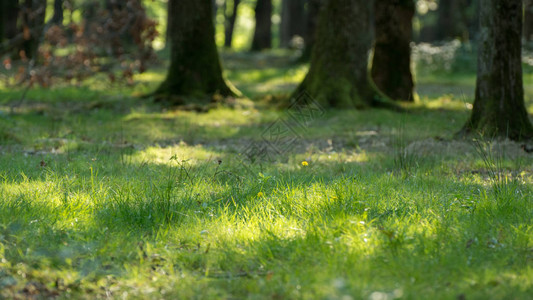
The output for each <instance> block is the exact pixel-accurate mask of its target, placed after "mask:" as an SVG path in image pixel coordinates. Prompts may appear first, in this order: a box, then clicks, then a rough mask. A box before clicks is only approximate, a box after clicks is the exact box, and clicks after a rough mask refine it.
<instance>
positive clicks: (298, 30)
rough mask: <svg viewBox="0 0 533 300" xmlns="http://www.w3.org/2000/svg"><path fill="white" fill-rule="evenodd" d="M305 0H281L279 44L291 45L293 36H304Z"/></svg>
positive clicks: (282, 45)
mask: <svg viewBox="0 0 533 300" xmlns="http://www.w3.org/2000/svg"><path fill="white" fill-rule="evenodd" d="M306 2H307V1H306V0H283V1H282V6H281V25H280V44H281V47H284V48H287V47H290V46H291V41H292V39H293V38H294V37H296V36H300V37H302V38H303V37H304V35H305V29H306V20H305V4H306Z"/></svg>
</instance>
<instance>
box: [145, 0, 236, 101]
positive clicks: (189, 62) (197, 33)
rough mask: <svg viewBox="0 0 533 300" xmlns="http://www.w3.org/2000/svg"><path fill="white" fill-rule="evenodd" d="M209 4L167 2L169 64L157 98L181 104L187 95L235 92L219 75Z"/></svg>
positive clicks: (156, 94) (156, 93) (218, 61)
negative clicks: (169, 21)
mask: <svg viewBox="0 0 533 300" xmlns="http://www.w3.org/2000/svg"><path fill="white" fill-rule="evenodd" d="M211 6H212V2H211V1H209V0H202V1H196V0H195V1H181V0H170V1H169V9H168V12H169V14H171V15H172V18H171V23H169V24H168V29H167V30H168V31H169V38H170V40H169V42H170V53H171V56H170V67H169V70H168V74H167V78H166V79H165V81H164V82H163V83H162V84H161V86H159V88H158V89H157V90H156V92H155V93H154V95H155V96H156V98H157V99H159V100H166V101H171V102H175V103H176V104H184V103H180V102H183V101H184V99H186V98H195V99H194V100H198V99H199V98H203V97H205V96H211V95H214V94H220V95H222V96H231V95H234V91H233V90H232V89H231V88H230V87H229V86H228V85H227V84H226V81H225V80H224V79H223V77H222V67H221V66H220V60H219V57H218V52H217V47H216V45H215V28H214V24H213V15H212V12H213V10H212V7H211Z"/></svg>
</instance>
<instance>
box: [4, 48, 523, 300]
mask: <svg viewBox="0 0 533 300" xmlns="http://www.w3.org/2000/svg"><path fill="white" fill-rule="evenodd" d="M232 55H236V54H231V53H230V54H224V55H223V57H224V58H225V62H224V63H225V64H226V65H227V66H228V71H227V77H228V78H230V79H231V80H232V81H233V82H234V83H235V84H236V85H237V87H238V88H240V89H241V90H243V91H244V92H245V94H247V95H248V96H250V97H251V98H254V99H258V98H259V99H261V98H263V97H264V96H265V95H268V94H280V95H286V94H288V93H289V92H290V91H291V88H286V89H285V88H284V87H283V86H284V85H287V86H291V87H294V86H296V84H297V83H298V82H299V81H300V80H301V79H302V78H303V76H305V71H306V68H307V66H304V65H291V64H288V63H283V60H281V59H280V57H281V56H280V55H277V54H261V55H259V56H257V55H245V56H239V55H236V56H232ZM250 61H252V62H258V61H259V62H260V61H263V63H264V64H265V65H264V66H263V67H260V68H258V69H259V70H254V69H255V68H250V67H246V65H247V64H248V63H249V62H250ZM290 61H291V58H289V59H285V61H284V62H290ZM269 62H272V65H270V66H269ZM136 78H137V79H139V82H141V84H139V85H138V86H134V87H121V88H117V89H111V90H106V85H101V84H102V80H101V79H100V80H99V79H94V81H91V82H90V83H87V85H84V86H82V87H79V88H74V87H58V88H57V89H52V90H45V89H35V90H30V91H29V92H28V94H27V98H26V99H25V100H24V101H23V102H22V103H21V104H20V105H19V106H17V107H16V109H15V110H14V111H13V113H11V110H10V105H11V104H12V103H13V102H14V101H15V102H16V101H18V99H19V97H20V95H21V94H20V92H19V91H17V90H5V89H3V90H1V91H0V92H1V94H2V96H3V97H2V102H1V104H0V112H1V113H0V154H1V155H0V297H4V298H14V297H22V298H24V297H30V296H31V295H30V291H32V293H34V294H33V295H38V296H39V297H43V298H46V297H55V296H58V295H59V297H62V298H87V299H94V298H168V299H176V298H205V299H212V298H226V299H234V298H258V299H263V298H281V299H288V298H306V299H309V298H313V299H314V298H328V299H329V298H333V299H339V298H346V299H348V298H350V297H351V298H352V299H394V298H407V299H410V298H430V299H451V298H462V297H466V298H467V299H470V298H474V299H486V298H498V299H503V298H512V299H526V298H527V297H529V296H528V295H531V294H532V293H533V280H532V278H533V267H532V259H533V256H532V253H531V249H532V247H533V224H532V222H531V216H532V215H533V202H532V201H531V199H532V197H533V188H532V186H533V185H532V184H533V160H532V158H531V156H530V154H527V153H525V152H524V151H523V150H522V149H520V145H519V144H516V143H512V142H500V143H497V144H495V145H494V149H495V151H500V152H497V153H500V154H501V156H495V157H498V158H499V157H501V163H498V168H497V171H498V172H501V174H502V177H501V178H505V179H506V180H502V181H498V182H495V180H494V177H491V175H490V173H489V172H488V171H487V170H488V165H490V164H488V163H487V162H486V161H484V160H483V159H482V158H481V157H480V156H479V153H477V152H476V150H475V145H474V144H473V143H472V142H468V141H461V140H452V139H451V138H452V137H453V135H454V134H455V133H456V132H457V131H458V130H460V128H461V127H462V125H463V124H464V122H466V120H467V118H468V116H469V113H470V109H469V104H471V103H472V98H471V97H470V96H469V95H468V94H466V95H465V94H463V93H456V92H449V91H448V92H445V91H446V86H445V85H442V86H441V85H439V82H440V81H439V79H438V78H434V79H428V81H427V82H430V81H431V85H432V86H433V87H436V89H434V90H433V92H432V93H434V95H433V96H431V95H430V94H426V95H424V96H422V97H421V99H420V101H419V102H418V103H415V104H412V105H407V107H408V111H407V112H405V113H395V112H391V111H387V110H364V111H355V110H330V111H327V112H326V113H325V115H324V116H323V117H321V118H319V119H316V120H315V121H314V122H312V123H311V124H310V125H309V126H308V127H307V128H305V131H303V133H302V134H301V136H300V137H299V138H298V140H297V143H296V144H295V145H293V147H291V148H290V149H289V151H288V152H285V153H283V155H281V156H280V157H278V159H277V160H275V161H268V160H263V159H260V160H258V161H256V162H254V163H250V162H249V161H247V160H246V157H245V156H244V155H243V153H244V151H245V150H246V148H247V147H248V146H249V145H250V144H251V143H254V142H255V143H264V133H265V130H267V128H268V126H269V124H271V123H272V122H273V121H275V120H277V119H278V118H281V119H282V120H287V119H288V115H287V113H286V112H285V111H284V110H283V109H281V110H280V109H278V110H276V109H273V108H270V107H265V106H261V105H257V106H256V107H255V108H254V107H252V106H243V107H236V108H229V107H225V106H221V107H218V108H213V109H212V110H210V111H208V112H206V113H197V112H193V111H180V110H174V109H172V108H163V107H161V106H159V105H156V104H153V103H151V102H149V101H148V100H147V99H137V98H133V97H131V96H130V95H131V94H135V93H139V92H144V91H145V90H150V89H152V88H154V87H155V86H157V84H158V82H159V81H160V80H162V78H164V70H162V69H161V70H152V71H150V72H148V73H145V74H142V75H138V76H137V77H136ZM527 80H528V79H527V77H526V87H527V86H528V85H529V84H530V83H529V81H527ZM444 81H446V82H447V83H448V84H449V86H451V87H457V86H458V87H460V88H461V89H462V88H463V87H464V88H465V89H472V88H473V86H472V84H473V83H472V81H471V80H470V79H468V80H466V79H461V78H458V81H457V82H454V81H453V78H452V79H450V78H448V77H446V78H444V77H443V79H442V82H444ZM420 84H421V88H423V87H424V84H425V83H424V81H423V80H422V81H420ZM428 85H430V84H429V83H428ZM456 90H458V89H456ZM404 153H406V155H405V157H407V158H409V159H411V160H409V161H408V163H407V164H401V163H398V160H397V158H398V156H399V155H403V154H404ZM302 162H305V164H303V163H302ZM502 183H503V184H505V185H504V186H503V188H502V185H501V184H502ZM500 191H505V193H503V194H502V192H500Z"/></svg>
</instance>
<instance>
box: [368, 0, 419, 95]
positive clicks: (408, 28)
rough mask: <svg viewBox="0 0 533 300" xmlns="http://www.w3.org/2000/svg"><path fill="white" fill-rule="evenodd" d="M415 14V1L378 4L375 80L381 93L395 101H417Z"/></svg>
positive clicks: (383, 0)
mask: <svg viewBox="0 0 533 300" xmlns="http://www.w3.org/2000/svg"><path fill="white" fill-rule="evenodd" d="M414 14H415V3H414V1H413V0H400V1H398V0H379V1H375V27H374V28H375V33H376V40H375V46H374V56H373V61H372V78H373V80H374V83H375V84H376V86H377V87H378V89H380V90H381V91H382V92H383V93H385V95H387V96H388V97H390V98H392V99H394V100H406V101H413V99H414V97H413V93H414V83H413V76H412V74H411V45H410V44H411V40H412V32H413V16H414Z"/></svg>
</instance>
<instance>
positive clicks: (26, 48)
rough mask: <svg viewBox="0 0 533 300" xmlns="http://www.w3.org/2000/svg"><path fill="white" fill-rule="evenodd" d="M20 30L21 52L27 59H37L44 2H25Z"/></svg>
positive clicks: (37, 0) (31, 0) (44, 10)
mask: <svg viewBox="0 0 533 300" xmlns="http://www.w3.org/2000/svg"><path fill="white" fill-rule="evenodd" d="M22 10H23V11H22V24H21V25H22V28H21V32H23V35H24V40H25V41H24V43H23V45H22V49H21V50H22V51H23V52H24V54H23V55H25V56H26V57H27V58H29V59H33V58H35V57H37V50H38V49H39V44H40V42H41V38H42V35H43V30H44V19H45V16H46V0H26V1H25V2H24V6H23V7H22Z"/></svg>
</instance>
